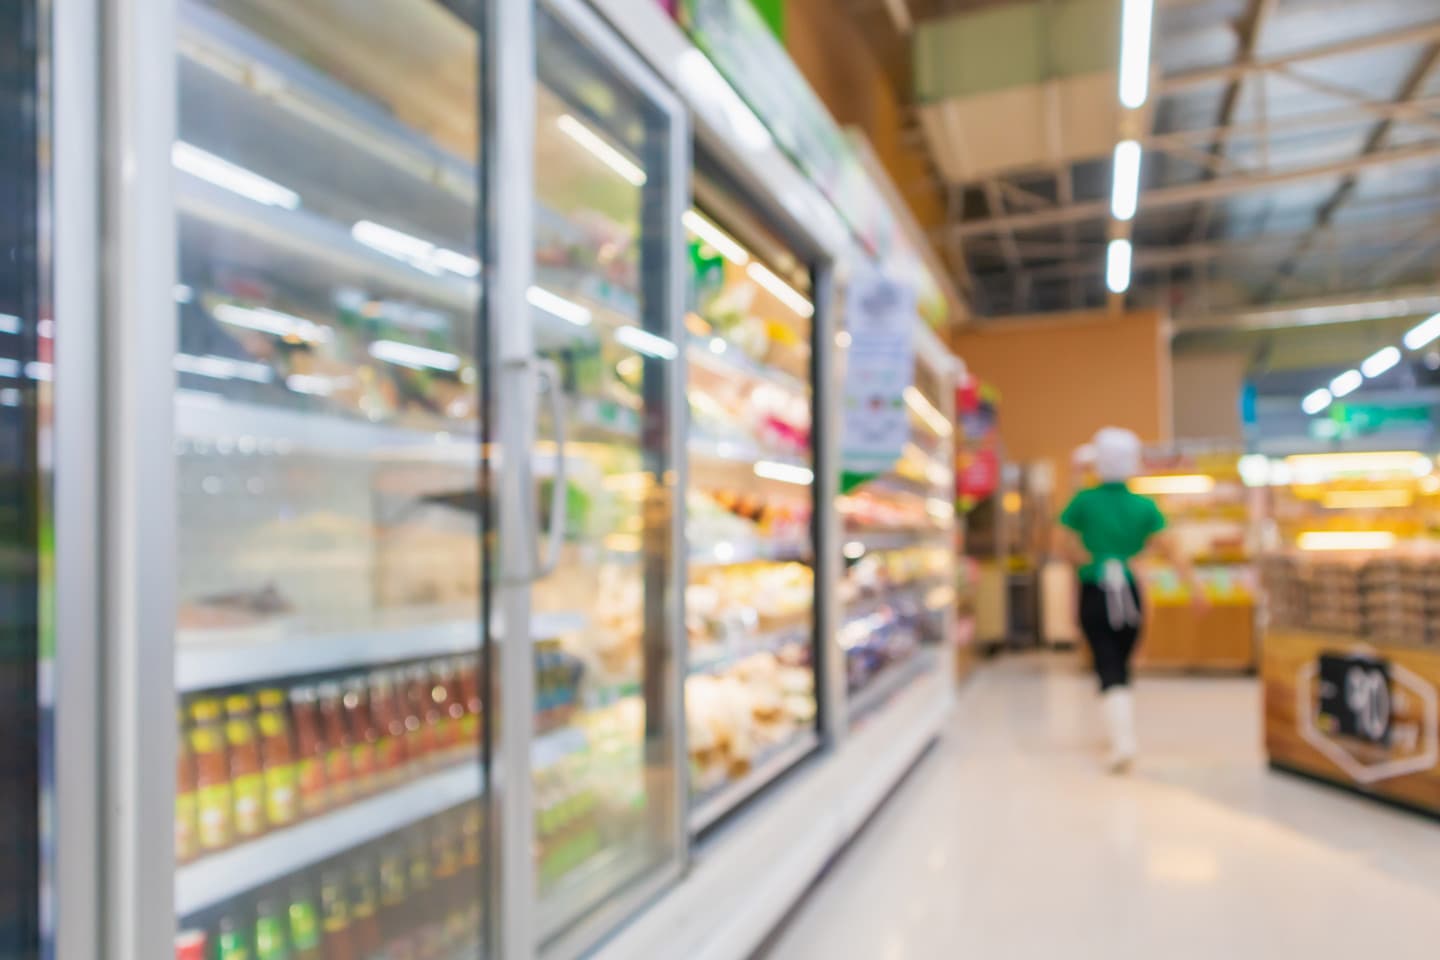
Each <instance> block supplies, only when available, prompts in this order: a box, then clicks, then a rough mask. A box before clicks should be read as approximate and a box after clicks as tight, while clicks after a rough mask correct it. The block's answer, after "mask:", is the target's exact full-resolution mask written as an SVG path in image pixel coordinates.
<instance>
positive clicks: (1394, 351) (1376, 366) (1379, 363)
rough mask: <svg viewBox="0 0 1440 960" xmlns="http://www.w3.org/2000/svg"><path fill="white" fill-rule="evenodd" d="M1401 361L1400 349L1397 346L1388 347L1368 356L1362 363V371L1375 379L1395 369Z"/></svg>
mask: <svg viewBox="0 0 1440 960" xmlns="http://www.w3.org/2000/svg"><path fill="white" fill-rule="evenodd" d="M1399 362H1400V350H1399V349H1398V348H1396V347H1386V348H1385V349H1384V350H1378V351H1376V352H1375V353H1373V354H1371V355H1370V356H1369V357H1367V358H1366V359H1365V362H1364V363H1362V364H1360V372H1361V373H1363V374H1365V376H1367V377H1370V378H1371V379H1374V378H1375V377H1378V376H1380V374H1382V373H1384V372H1385V371H1387V370H1391V369H1394V367H1395V365H1396V364H1398V363H1399Z"/></svg>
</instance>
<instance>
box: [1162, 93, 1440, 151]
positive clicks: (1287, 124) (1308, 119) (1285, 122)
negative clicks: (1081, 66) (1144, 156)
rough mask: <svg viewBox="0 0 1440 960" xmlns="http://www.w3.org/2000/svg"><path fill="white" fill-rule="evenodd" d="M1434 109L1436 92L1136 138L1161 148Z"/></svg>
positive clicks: (1418, 119)
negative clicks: (1407, 99) (1404, 99)
mask: <svg viewBox="0 0 1440 960" xmlns="http://www.w3.org/2000/svg"><path fill="white" fill-rule="evenodd" d="M1436 110H1440V96H1435V97H1424V98H1419V99H1415V100H1412V101H1410V102H1409V103H1385V102H1375V101H1369V102H1367V103H1365V104H1364V105H1363V106H1360V105H1357V106H1355V107H1347V108H1344V109H1340V110H1315V111H1310V112H1307V113H1300V114H1295V115H1292V116H1285V117H1272V118H1271V119H1270V120H1269V122H1256V123H1240V124H1233V125H1231V126H1229V127H1195V128H1192V129H1189V130H1170V131H1167V132H1165V133H1152V134H1150V135H1149V136H1148V137H1144V138H1142V139H1141V141H1140V142H1141V143H1143V144H1144V145H1145V146H1146V147H1147V148H1148V149H1152V150H1164V149H1165V148H1166V147H1168V146H1170V145H1172V144H1176V143H1183V144H1191V145H1193V144H1196V143H1203V142H1208V141H1210V140H1211V139H1212V138H1214V137H1216V136H1218V135H1220V134H1221V133H1224V135H1225V136H1226V137H1227V138H1228V139H1229V140H1230V142H1231V143H1234V142H1235V141H1237V140H1249V139H1258V138H1261V137H1264V136H1266V135H1273V134H1277V133H1286V132H1291V131H1296V130H1303V131H1306V132H1314V131H1316V130H1324V129H1327V128H1330V127H1349V126H1359V125H1360V124H1364V123H1368V122H1370V121H1372V120H1374V119H1375V118H1377V117H1382V118H1387V117H1388V118H1391V119H1398V120H1401V121H1402V122H1414V123H1429V122H1431V121H1436V122H1440V117H1435V116H1434V115H1433V114H1434V112H1435V111H1436Z"/></svg>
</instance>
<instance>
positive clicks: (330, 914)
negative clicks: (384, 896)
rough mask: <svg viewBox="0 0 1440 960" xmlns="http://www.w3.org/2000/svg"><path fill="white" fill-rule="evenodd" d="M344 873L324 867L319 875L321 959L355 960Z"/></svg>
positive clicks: (336, 867) (355, 954) (334, 868)
mask: <svg viewBox="0 0 1440 960" xmlns="http://www.w3.org/2000/svg"><path fill="white" fill-rule="evenodd" d="M346 886H347V884H346V877H345V871H344V870H342V869H341V868H340V867H339V866H334V865H332V866H329V867H326V868H325V869H324V870H322V871H321V873H320V917H321V919H320V927H321V929H322V930H323V931H324V939H323V943H324V944H325V954H324V955H325V960H356V958H357V957H358V954H357V953H356V952H355V941H354V937H353V935H352V934H353V931H352V930H351V928H350V898H349V893H348V891H347V889H346Z"/></svg>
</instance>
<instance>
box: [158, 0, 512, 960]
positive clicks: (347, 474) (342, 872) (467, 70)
mask: <svg viewBox="0 0 1440 960" xmlns="http://www.w3.org/2000/svg"><path fill="white" fill-rule="evenodd" d="M181 13H182V16H181V31H180V37H179V80H180V105H179V106H180V112H179V137H178V139H177V141H176V143H175V144H174V147H173V150H172V162H173V164H174V167H175V176H176V194H177V202H178V205H179V273H178V277H179V283H178V284H177V286H176V288H175V301H176V308H177V313H178V318H179V350H178V352H177V354H176V357H175V370H176V375H177V380H178V386H179V389H178V391H177V394H176V401H175V412H176V433H177V442H176V443H177V445H176V455H177V459H178V481H179V482H178V487H179V498H180V502H179V507H178V509H179V564H178V569H179V590H178V593H179V599H180V608H179V610H178V615H177V620H178V630H177V636H176V657H177V661H176V681H177V686H178V687H179V689H180V692H181V702H180V703H179V704H178V710H177V722H178V723H179V724H180V726H181V733H182V735H181V740H180V751H179V755H178V756H177V762H176V776H177V801H176V810H175V842H176V849H177V859H178V860H179V863H180V866H179V872H178V875H177V877H176V883H175V897H176V913H177V915H178V922H179V929H180V930H181V934H180V937H179V940H178V942H177V947H176V953H177V957H187V958H188V957H205V958H207V960H208V958H220V960H236V958H241V957H260V958H279V957H319V956H324V957H338V958H351V957H355V958H366V957H375V956H381V955H388V956H442V955H444V956H449V955H452V954H453V955H464V956H474V955H476V953H477V952H478V951H479V950H480V949H481V946H482V940H483V937H482V933H483V930H482V919H483V918H482V917H481V915H480V906H481V904H482V903H483V902H484V896H483V889H484V887H483V884H482V879H483V869H484V866H483V860H484V857H483V843H482V839H483V808H482V803H481V800H480V798H481V795H482V792H483V788H484V783H485V781H484V777H483V774H482V771H481V770H480V768H479V756H480V750H481V741H482V739H483V737H484V736H485V729H484V727H485V725H484V719H485V710H486V705H485V703H484V702H483V698H482V689H481V680H480V678H481V676H482V670H481V662H480V655H481V647H482V642H483V635H484V630H483V619H482V617H481V609H482V606H483V599H482V594H483V587H484V571H483V569H482V557H483V555H484V552H483V549H482V547H483V545H482V534H483V530H482V519H481V518H482V513H483V511H482V503H481V489H480V484H479V477H480V474H481V470H482V467H483V464H482V460H481V444H480V442H479V441H480V426H479V425H480V422H481V404H482V392H481V391H482V384H481V376H480V373H479V359H478V358H479V356H480V353H481V332H480V318H479V304H480V286H479V284H480V273H481V268H480V238H479V237H478V236H477V228H476V224H477V223H478V222H479V221H480V215H479V209H478V202H479V198H478V184H479V183H480V182H481V181H480V174H479V169H478V166H479V160H480V156H479V150H480V142H479V129H480V115H479V103H480V98H479V91H478V89H477V84H478V77H479V75H480V71H479V63H478V58H479V48H480V38H479V35H478V33H477V28H476V25H475V24H473V23H471V22H468V21H467V20H466V19H464V18H463V17H461V16H460V15H457V14H456V13H455V12H453V10H452V8H451V7H449V6H447V5H446V4H444V3H442V2H439V0H396V2H393V3H386V4H354V3H349V2H345V0H307V2H305V3H300V4H296V3H290V2H281V0H188V2H186V3H183V4H182V11H181ZM387 951H388V952H387Z"/></svg>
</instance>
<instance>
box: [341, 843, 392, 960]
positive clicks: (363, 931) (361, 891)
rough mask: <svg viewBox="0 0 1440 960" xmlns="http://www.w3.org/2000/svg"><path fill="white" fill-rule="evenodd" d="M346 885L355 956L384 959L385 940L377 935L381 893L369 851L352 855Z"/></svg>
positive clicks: (376, 959)
mask: <svg viewBox="0 0 1440 960" xmlns="http://www.w3.org/2000/svg"><path fill="white" fill-rule="evenodd" d="M349 882H350V919H351V928H352V931H353V934H354V942H355V955H356V956H357V957H359V958H360V960H386V952H385V938H384V937H383V936H382V935H381V932H380V890H379V884H378V882H377V880H376V869H375V857H374V854H373V852H372V851H370V850H360V851H357V852H356V853H354V854H352V855H351V858H350V863H349Z"/></svg>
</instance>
